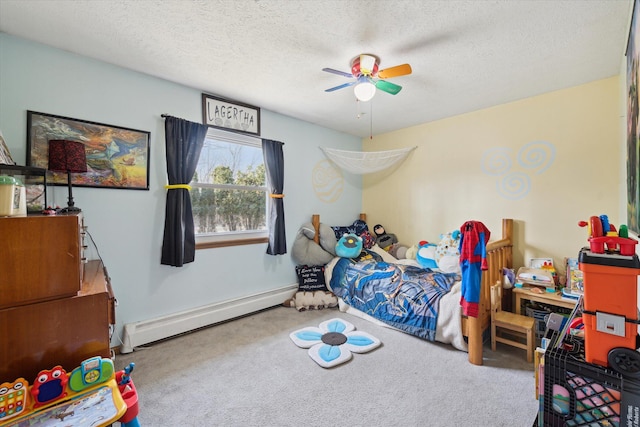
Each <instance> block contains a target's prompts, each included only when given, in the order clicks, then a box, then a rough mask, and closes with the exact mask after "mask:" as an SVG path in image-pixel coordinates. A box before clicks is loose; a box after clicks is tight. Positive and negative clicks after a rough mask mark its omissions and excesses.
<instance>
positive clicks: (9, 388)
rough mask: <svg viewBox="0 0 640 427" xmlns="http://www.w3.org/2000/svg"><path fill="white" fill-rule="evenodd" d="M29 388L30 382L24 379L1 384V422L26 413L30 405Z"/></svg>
mask: <svg viewBox="0 0 640 427" xmlns="http://www.w3.org/2000/svg"><path fill="white" fill-rule="evenodd" d="M28 388H29V382H28V381H26V380H25V379H24V378H18V379H17V380H15V381H14V382H12V383H3V384H0V422H4V421H6V420H8V419H9V418H13V417H16V416H19V415H22V414H23V413H24V410H25V408H26V407H27V405H28V404H29V393H27V390H28Z"/></svg>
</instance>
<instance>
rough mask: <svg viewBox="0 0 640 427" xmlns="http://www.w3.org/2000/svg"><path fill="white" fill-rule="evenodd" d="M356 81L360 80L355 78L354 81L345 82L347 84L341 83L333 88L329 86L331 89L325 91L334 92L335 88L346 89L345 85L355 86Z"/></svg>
mask: <svg viewBox="0 0 640 427" xmlns="http://www.w3.org/2000/svg"><path fill="white" fill-rule="evenodd" d="M356 83H358V81H357V80H354V81H352V82H349V83H345V84H342V85H340V86H336V87H332V88H329V89H325V90H324V91H325V92H333V91H334V90H338V89H344V88H345V87H349V86H353V85H354V84H356Z"/></svg>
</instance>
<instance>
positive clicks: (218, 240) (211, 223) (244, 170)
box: [190, 128, 269, 248]
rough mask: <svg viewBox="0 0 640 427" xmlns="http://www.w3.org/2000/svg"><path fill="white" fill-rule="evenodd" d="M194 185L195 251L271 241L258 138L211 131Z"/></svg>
mask: <svg viewBox="0 0 640 427" xmlns="http://www.w3.org/2000/svg"><path fill="white" fill-rule="evenodd" d="M190 185H191V204H192V206H193V221H194V227H195V233H196V246H197V248H206V247H218V246H230V245H238V244H251V243H259V242H266V241H267V238H268V233H267V197H268V196H269V194H268V189H267V186H266V174H265V166H264V160H263V155H262V141H261V140H260V139H259V138H255V137H251V136H246V135H241V134H236V133H232V132H225V131H223V130H219V129H214V128H210V129H209V131H208V132H207V136H206V138H205V141H204V145H203V147H202V152H201V153H200V159H199V160H198V166H197V168H196V173H195V174H194V176H193V180H192V181H191V184H190Z"/></svg>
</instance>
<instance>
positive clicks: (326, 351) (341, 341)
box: [289, 318, 382, 368]
mask: <svg viewBox="0 0 640 427" xmlns="http://www.w3.org/2000/svg"><path fill="white" fill-rule="evenodd" d="M289 337H290V338H291V340H292V341H293V342H294V344H295V345H297V346H298V347H300V348H308V349H309V357H311V358H312V359H313V360H314V361H315V362H316V363H317V364H318V365H320V366H322V367H323V368H332V367H334V366H336V365H339V364H341V363H344V362H347V361H349V360H351V358H352V357H353V353H366V352H368V351H371V350H373V349H376V348H378V347H380V344H382V343H381V342H380V340H379V339H377V338H376V337H374V336H373V335H370V334H368V333H366V332H362V331H356V327H355V326H353V325H352V324H351V323H349V322H347V321H345V320H342V319H337V318H336V319H331V320H325V321H324V322H322V323H320V325H319V327H314V326H309V327H306V328H302V329H298V330H297V331H295V332H292V333H291V334H289Z"/></svg>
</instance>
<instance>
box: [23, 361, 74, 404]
mask: <svg viewBox="0 0 640 427" xmlns="http://www.w3.org/2000/svg"><path fill="white" fill-rule="evenodd" d="M68 381H69V376H68V375H67V371H65V370H64V369H63V368H62V366H60V365H58V366H56V367H55V368H53V369H51V370H43V371H40V373H39V374H38V377H37V378H36V381H35V382H34V384H33V387H31V396H33V400H34V401H35V403H34V405H33V407H34V408H37V407H39V406H42V405H44V404H45V403H49V402H51V401H54V400H58V399H62V398H63V397H65V396H66V395H67V392H66V388H67V382H68Z"/></svg>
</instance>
